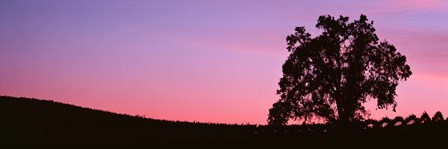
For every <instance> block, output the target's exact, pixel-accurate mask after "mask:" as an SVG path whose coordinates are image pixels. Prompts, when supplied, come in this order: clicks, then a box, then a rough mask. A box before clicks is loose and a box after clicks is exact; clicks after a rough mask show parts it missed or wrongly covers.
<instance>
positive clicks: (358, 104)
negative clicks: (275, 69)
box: [268, 15, 412, 125]
mask: <svg viewBox="0 0 448 149" xmlns="http://www.w3.org/2000/svg"><path fill="white" fill-rule="evenodd" d="M316 27H317V28H318V29H320V30H321V31H322V33H321V34H320V35H318V36H315V37H312V36H311V34H310V33H308V32H307V31H306V30H305V27H302V26H299V27H296V28H295V33H293V34H291V35H289V36H287V37H286V42H287V44H288V47H287V50H288V52H289V53H290V55H289V57H288V58H287V60H286V61H285V63H284V64H283V77H282V78H281V79H280V81H279V83H278V84H279V86H280V89H278V90H277V94H278V95H280V99H279V100H278V101H277V102H276V103H274V104H273V107H272V108H271V109H270V110H269V118H268V123H269V124H271V125H284V124H287V123H288V121H289V120H291V119H292V120H304V121H310V120H311V119H314V118H319V119H324V120H325V121H327V122H334V121H343V122H349V121H352V120H355V119H362V118H364V117H365V116H366V115H368V112H367V111H366V109H365V108H364V106H363V104H364V103H365V102H367V101H369V100H375V101H377V108H379V109H383V108H386V109H387V108H388V107H392V109H393V111H395V107H396V106H397V102H396V101H395V96H396V95H397V94H396V92H395V90H396V87H397V85H398V83H399V81H400V80H406V79H407V78H409V77H410V76H411V74H412V72H411V70H410V66H409V65H408V64H406V57H405V56H404V55H402V54H401V53H400V52H397V49H396V48H395V46H394V45H392V44H390V43H389V42H387V41H386V40H384V41H379V39H378V36H377V35H376V33H375V28H374V27H373V21H369V20H368V19H367V17H366V16H365V15H361V16H360V17H359V20H354V21H353V22H349V18H348V17H344V16H340V17H339V18H337V19H336V18H334V17H333V16H330V15H323V16H320V17H319V19H318V20H317V24H316Z"/></svg>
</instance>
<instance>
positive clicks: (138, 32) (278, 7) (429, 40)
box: [0, 0, 448, 124]
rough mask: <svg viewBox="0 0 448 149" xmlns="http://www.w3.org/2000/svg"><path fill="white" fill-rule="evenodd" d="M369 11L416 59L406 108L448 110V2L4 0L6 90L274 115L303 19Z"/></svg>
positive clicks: (103, 105) (137, 108) (218, 113)
mask: <svg viewBox="0 0 448 149" xmlns="http://www.w3.org/2000/svg"><path fill="white" fill-rule="evenodd" d="M325 14H330V15H333V16H339V15H343V16H349V17H350V20H353V19H358V18H359V16H360V14H365V15H367V17H368V19H369V20H373V21H374V27H375V28H376V29H377V35H378V36H379V38H380V40H387V41H389V42H390V43H391V44H393V45H395V46H396V48H397V49H398V51H399V52H401V53H402V54H404V55H405V56H406V57H407V60H408V64H409V65H410V66H411V70H412V72H413V75H412V76H411V77H410V78H409V79H408V80H407V81H405V82H401V83H400V85H399V86H398V88H397V93H398V96H397V98H396V100H397V102H398V107H397V112H392V110H391V109H389V110H376V109H375V106H374V105H375V104H376V102H374V101H371V102H369V103H367V104H366V107H367V109H369V110H370V112H371V114H372V115H371V118H377V119H378V118H381V117H384V116H387V117H395V116H397V115H400V116H408V115H409V114H416V115H421V114H422V113H423V112H424V111H427V112H428V114H430V115H432V114H434V113H435V112H436V111H441V112H442V113H444V114H445V113H446V115H447V114H448V58H447V57H448V1H446V0H445V1H444V0H366V1H358V0H340V1H332V0H313V1H291V0H288V1H277V0H244V1H241V0H226V1H224V0H191V1H190V0H189V1H184V0H178V1H174V0H147V1H145V0H129V1H124V0H63V1H62V0H36V1H30V0H2V1H0V95H9V96H24V97H34V98H39V99H48V100H54V101H58V102H63V103H69V104H74V105H79V106H83V107H90V108H95V109H102V110H107V111H111V112H117V113H124V114H130V115H140V116H145V117H148V118H155V119H166V120H180V121H199V122H214V123H231V124H235V123H236V124H242V123H245V124H246V123H249V124H266V123H267V121H266V120H267V116H268V110H269V108H271V106H272V104H273V103H274V102H276V101H277V100H278V99H279V97H278V96H277V95H276V94H275V93H276V90H277V89H278V85H277V83H278V81H279V79H280V77H281V76H282V72H281V66H282V64H283V62H284V61H285V60H286V58H287V56H288V52H287V50H286V46H287V45H286V41H285V38H286V36H287V35H289V34H291V33H293V32H294V28H295V27H296V26H305V27H306V29H307V30H308V31H310V32H311V33H312V34H313V35H316V34H317V33H318V32H319V30H317V29H316V28H315V27H314V26H315V24H316V22H317V18H318V17H319V16H320V15H325Z"/></svg>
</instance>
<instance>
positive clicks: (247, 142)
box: [0, 96, 448, 148]
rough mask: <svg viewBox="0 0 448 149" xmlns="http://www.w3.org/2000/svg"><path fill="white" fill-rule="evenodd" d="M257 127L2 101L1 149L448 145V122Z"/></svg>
mask: <svg viewBox="0 0 448 149" xmlns="http://www.w3.org/2000/svg"><path fill="white" fill-rule="evenodd" d="M357 126H359V127H355V126H354V127H351V128H350V129H348V130H339V129H334V128H333V126H332V125H306V126H257V125H227V124H206V123H190V122H174V121H162V120H154V119H148V118H143V117H136V116H129V115H123V114H116V113H111V112H105V111H100V110H94V109H89V108H82V107H78V106H73V105H68V104H62V103H58V102H53V101H48V100H38V99H30V98H17V97H8V96H0V148H6V147H7V148H11V147H30V148H40V147H45V148H48V147H51V148H53V147H54V148H67V147H75V148H86V147H101V148H103V147H119V148H134V147H150V146H169V145H176V146H177V145H179V146H188V145H192V146H205V147H217V146H218V147H219V146H230V147H246V148H247V147H249V148H252V147H264V148H265V147H276V148H278V147H279V146H291V147H297V148H302V147H304V146H315V147H319V146H330V145H349V146H350V147H390V145H393V146H397V147H403V146H410V147H413V148H414V147H417V146H421V147H427V146H435V145H442V146H441V147H442V148H445V147H446V146H447V144H448V135H447V134H448V121H447V120H445V119H442V120H439V121H429V122H427V123H424V124H421V123H414V124H411V125H400V126H391V125H389V126H385V127H379V126H374V127H373V128H364V126H365V125H364V124H359V125H357Z"/></svg>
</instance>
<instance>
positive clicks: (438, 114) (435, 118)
mask: <svg viewBox="0 0 448 149" xmlns="http://www.w3.org/2000/svg"><path fill="white" fill-rule="evenodd" d="M443 120H444V118H443V115H442V112H440V111H437V112H436V114H434V116H433V117H432V121H433V122H442V121H443Z"/></svg>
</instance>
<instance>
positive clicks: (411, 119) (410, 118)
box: [404, 114, 419, 125]
mask: <svg viewBox="0 0 448 149" xmlns="http://www.w3.org/2000/svg"><path fill="white" fill-rule="evenodd" d="M417 123H419V119H418V118H417V116H415V115H414V114H411V115H409V116H408V117H407V118H406V119H405V120H404V124H406V125H414V124H417Z"/></svg>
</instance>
